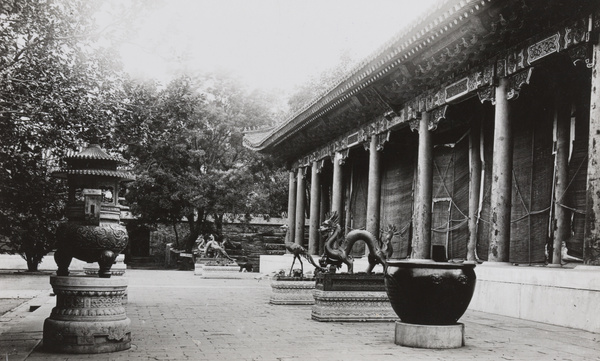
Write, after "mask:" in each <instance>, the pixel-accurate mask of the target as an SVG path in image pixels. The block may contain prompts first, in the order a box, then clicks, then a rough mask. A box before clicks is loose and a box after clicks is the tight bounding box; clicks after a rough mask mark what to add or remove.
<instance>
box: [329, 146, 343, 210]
mask: <svg viewBox="0 0 600 361" xmlns="http://www.w3.org/2000/svg"><path fill="white" fill-rule="evenodd" d="M342 171H343V169H342V155H341V154H340V153H337V152H336V153H335V156H334V157H333V184H332V190H331V212H332V213H333V212H337V214H338V217H340V221H341V220H342V219H343V216H344V203H343V199H344V198H343V196H344V194H343V190H344V183H343V176H342Z"/></svg>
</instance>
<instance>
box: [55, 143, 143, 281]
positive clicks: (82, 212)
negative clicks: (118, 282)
mask: <svg viewBox="0 0 600 361" xmlns="http://www.w3.org/2000/svg"><path fill="white" fill-rule="evenodd" d="M65 161H66V163H67V168H66V169H64V170H60V171H57V172H54V173H53V176H55V177H58V178H64V179H66V180H67V183H68V187H69V196H68V200H67V218H68V221H67V222H66V223H63V224H61V225H60V227H59V229H58V244H57V249H56V252H55V254H54V259H55V261H56V264H57V265H58V270H57V272H56V274H57V275H58V276H67V275H68V274H69V265H70V263H71V260H72V259H73V257H75V258H77V259H80V260H82V261H85V262H98V265H99V267H100V270H99V272H98V275H99V276H100V277H103V278H109V277H110V275H111V273H110V268H111V267H112V265H113V263H114V262H115V258H116V257H117V255H118V254H119V252H121V251H122V250H123V249H124V248H125V246H126V245H127V241H128V238H129V237H128V235H127V229H126V228H125V226H124V225H122V224H121V223H120V217H121V206H120V205H119V203H118V199H119V196H118V195H119V190H120V188H119V187H120V184H121V183H122V182H126V181H131V180H133V177H132V176H131V175H130V174H128V173H126V172H123V171H120V170H118V169H117V166H118V165H119V164H122V163H125V162H124V160H123V159H121V158H120V157H118V156H111V155H108V154H107V153H105V152H104V151H103V150H102V149H100V146H98V145H95V144H93V145H90V146H88V147H87V148H85V149H84V150H83V151H81V152H80V153H78V154H75V155H72V156H69V157H67V158H65Z"/></svg>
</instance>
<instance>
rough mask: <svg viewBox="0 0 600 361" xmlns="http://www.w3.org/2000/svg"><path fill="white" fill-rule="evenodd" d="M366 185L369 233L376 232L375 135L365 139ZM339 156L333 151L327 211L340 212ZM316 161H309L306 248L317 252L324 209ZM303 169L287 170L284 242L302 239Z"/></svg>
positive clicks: (377, 166) (378, 165) (377, 167)
mask: <svg viewBox="0 0 600 361" xmlns="http://www.w3.org/2000/svg"><path fill="white" fill-rule="evenodd" d="M369 151H370V156H369V185H368V195H367V230H368V231H369V232H371V233H372V234H375V235H376V234H378V233H379V208H380V199H381V196H380V193H381V152H380V151H379V150H378V147H377V135H373V136H372V137H371V140H370V143H369ZM342 165H343V157H342V155H341V154H340V153H337V152H336V153H335V156H334V159H333V181H332V193H331V211H332V212H337V214H338V215H341V214H343V211H344V203H343V193H342V190H343V178H342ZM320 173H321V171H320V167H319V161H314V162H313V163H312V165H311V189H310V221H309V230H308V234H309V237H308V252H309V253H310V254H318V252H319V239H320V235H319V226H320V221H321V219H322V217H321V216H322V215H323V213H324V212H325V211H326V210H325V209H324V207H322V205H323V202H322V199H321V198H322V197H321V175H320ZM304 174H305V169H304V168H299V169H298V170H296V171H290V175H289V195H288V233H287V237H288V238H287V242H292V241H293V242H294V243H296V244H299V245H302V243H303V240H304V228H305V223H306V219H305V201H304V199H305V193H306V181H305V176H304Z"/></svg>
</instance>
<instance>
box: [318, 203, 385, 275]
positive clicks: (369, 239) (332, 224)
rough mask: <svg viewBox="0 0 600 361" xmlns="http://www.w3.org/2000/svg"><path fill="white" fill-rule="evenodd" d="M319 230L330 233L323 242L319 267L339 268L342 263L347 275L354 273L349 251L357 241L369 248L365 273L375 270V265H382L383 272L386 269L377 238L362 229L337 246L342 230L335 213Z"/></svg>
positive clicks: (347, 236) (356, 230)
mask: <svg viewBox="0 0 600 361" xmlns="http://www.w3.org/2000/svg"><path fill="white" fill-rule="evenodd" d="M320 230H321V231H322V232H326V233H330V235H329V237H328V238H327V241H325V254H324V255H323V257H322V258H321V261H320V263H321V265H325V264H331V265H335V266H336V267H337V268H339V267H340V266H341V264H342V263H344V264H346V266H347V267H348V273H354V258H353V257H352V256H351V255H350V251H351V250H352V246H354V243H356V242H357V241H364V242H365V244H366V245H367V247H368V248H369V256H368V261H369V267H367V270H366V272H367V273H368V274H370V273H372V272H373V268H375V266H376V265H377V264H381V265H383V269H384V271H385V270H386V269H387V262H386V254H385V253H384V252H383V251H382V250H381V249H380V248H379V246H378V242H377V238H376V237H375V236H374V235H373V234H371V232H368V231H365V230H362V229H355V230H353V231H350V232H349V233H348V234H347V235H346V237H345V240H344V242H343V243H342V245H341V246H338V245H337V243H338V241H339V238H340V237H341V234H342V229H341V227H340V225H339V221H338V215H337V214H336V213H333V214H332V215H331V216H330V217H329V218H328V219H326V220H325V221H324V222H323V224H322V225H321V228H320ZM393 234H394V232H392V235H391V237H393ZM391 237H390V239H391ZM388 247H389V244H388Z"/></svg>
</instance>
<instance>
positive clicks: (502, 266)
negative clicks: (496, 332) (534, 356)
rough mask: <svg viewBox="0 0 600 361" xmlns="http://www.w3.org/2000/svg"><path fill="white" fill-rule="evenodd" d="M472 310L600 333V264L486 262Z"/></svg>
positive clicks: (478, 270)
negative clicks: (558, 265)
mask: <svg viewBox="0 0 600 361" xmlns="http://www.w3.org/2000/svg"><path fill="white" fill-rule="evenodd" d="M475 274H476V275H477V284H476V286H475V294H474V295H473V299H472V301H471V304H470V305H469V309H472V310H476V311H483V312H489V313H494V314H499V315H504V316H510V317H516V318H521V319H525V320H531V321H536V322H544V323H549V324H553V325H559V326H566V327H572V328H577V329H581V330H586V331H590V332H595V333H600V317H598V305H599V304H600V267H598V266H576V267H575V268H572V269H567V268H551V267H521V266H513V265H511V264H508V263H493V262H485V263H483V264H481V265H478V266H477V267H476V268H475Z"/></svg>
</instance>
